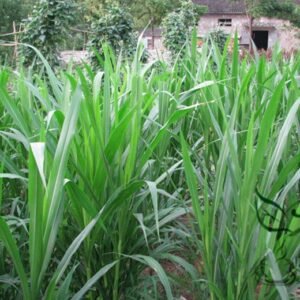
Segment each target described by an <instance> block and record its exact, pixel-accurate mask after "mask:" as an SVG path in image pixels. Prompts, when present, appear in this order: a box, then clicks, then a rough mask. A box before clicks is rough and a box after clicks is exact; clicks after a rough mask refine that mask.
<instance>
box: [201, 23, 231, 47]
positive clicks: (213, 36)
mask: <svg viewBox="0 0 300 300" xmlns="http://www.w3.org/2000/svg"><path fill="white" fill-rule="evenodd" d="M228 36H229V35H228V34H226V33H225V32H224V31H223V30H222V29H220V28H217V29H215V30H214V31H211V32H210V33H209V34H208V35H207V38H206V39H207V42H208V44H209V45H211V42H213V43H215V44H216V45H217V47H218V48H219V50H220V52H221V53H222V52H223V51H224V48H225V45H226V42H227V39H228Z"/></svg>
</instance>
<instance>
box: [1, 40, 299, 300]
mask: <svg viewBox="0 0 300 300" xmlns="http://www.w3.org/2000/svg"><path fill="white" fill-rule="evenodd" d="M227 49H228V48H226V49H225V50H224V53H220V52H219V50H218V48H217V47H215V46H211V47H208V46H204V47H203V48H202V49H201V51H199V50H197V48H196V39H195V38H194V39H193V42H192V45H191V46H190V47H189V49H187V51H186V54H185V55H184V56H183V58H180V59H178V61H177V62H175V63H174V64H173V65H168V64H167V63H165V62H153V63H149V64H143V63H141V62H140V60H141V56H142V51H143V49H142V47H141V45H139V46H138V49H137V52H136V55H135V57H134V59H133V61H131V62H124V61H122V60H121V59H120V58H117V57H115V56H114V54H113V53H112V52H111V50H110V49H109V48H105V49H104V54H105V59H104V61H103V62H102V68H101V69H100V70H98V71H95V70H93V69H92V68H91V67H90V66H89V65H88V64H86V65H83V66H81V67H77V68H70V69H69V71H68V72H63V71H61V73H60V74H59V75H55V74H54V73H53V72H52V70H51V68H50V66H49V65H48V63H47V62H46V61H45V60H44V59H43V57H42V56H41V55H40V54H39V55H40V59H42V60H43V63H44V66H45V69H46V71H47V78H46V79H43V78H39V77H38V76H37V75H34V76H33V75H32V74H31V73H30V72H29V71H27V70H21V69H20V70H19V71H15V72H12V71H10V70H9V69H2V70H1V72H0V103H1V104H0V118H1V129H0V136H1V140H0V143H1V149H0V158H1V160H0V161H1V165H0V171H1V172H2V173H1V175H0V188H1V192H0V205H1V207H0V209H1V218H0V240H1V243H0V252H1V256H0V257H1V259H0V282H1V286H0V293H1V296H2V297H7V298H9V299H10V298H18V297H21V298H24V299H40V298H45V299H63V298H64V299H66V298H70V299H82V298H84V299H85V298H86V299H97V297H98V299H113V300H117V299H166V298H167V299H176V297H179V296H180V295H181V293H182V292H184V291H185V290H186V289H188V290H190V293H191V294H193V295H194V297H196V298H197V299H198V298H199V299H201V298H210V299H255V298H258V299H274V298H276V297H281V298H282V299H287V298H285V297H289V295H290V293H291V292H293V289H295V284H294V283H293V282H289V281H287V280H285V279H286V278H285V277H284V275H285V274H288V273H291V272H290V270H288V267H289V266H293V267H299V263H297V259H298V257H299V247H298V242H297V230H298V229H299V218H298V217H297V213H298V214H299V187H298V186H297V182H299V176H300V173H299V165H300V161H299V160H300V154H299V153H300V152H299V105H300V91H299V85H300V83H299V75H300V74H299V67H300V59H299V57H293V58H291V59H290V60H286V59H284V58H283V57H282V56H281V53H280V51H279V50H277V51H275V53H274V56H273V58H272V61H267V60H266V58H265V57H259V56H258V55H256V56H255V57H253V58H250V57H249V58H246V59H244V60H241V59H240V58H239V53H238V46H237V43H235V47H234V49H233V52H232V53H228V51H229V50H227ZM282 226H283V227H284V228H285V229H286V230H282V231H278V230H277V231H272V228H273V229H275V228H278V227H280V228H281V227H282ZM287 229H289V230H287ZM283 257H284V259H283ZM166 264H169V265H170V264H171V266H173V267H172V268H171V271H170V270H169V269H170V268H169V269H168V268H167V267H166ZM175 266H176V268H177V267H178V266H179V267H180V269H181V273H180V274H181V275H179V276H178V275H176V272H175V271H172V270H173V269H174V268H175ZM200 266H202V267H200ZM150 269H152V270H153V271H150ZM182 274H183V275H182ZM297 276H298V275H297ZM267 280H268V282H269V281H275V282H277V284H267V283H266V281H267ZM279 281H282V284H279V283H278V282H279ZM159 282H160V283H159Z"/></svg>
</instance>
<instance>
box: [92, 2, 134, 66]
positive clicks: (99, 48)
mask: <svg viewBox="0 0 300 300" xmlns="http://www.w3.org/2000/svg"><path fill="white" fill-rule="evenodd" d="M92 31H93V37H92V39H91V40H90V42H89V45H88V49H89V53H90V59H91V61H92V64H93V65H94V66H97V65H98V64H99V61H98V58H97V56H98V55H99V56H100V57H102V58H103V57H104V52H103V46H104V44H108V45H109V47H111V49H113V51H114V52H115V55H117V56H118V55H119V54H120V53H121V52H122V56H123V57H124V58H131V57H133V54H134V52H135V49H136V45H137V36H136V34H135V33H134V30H133V17H132V16H131V14H130V13H129V12H128V11H127V10H126V9H125V8H121V7H119V6H116V5H113V6H109V7H108V8H107V9H106V10H105V12H104V15H103V16H101V17H100V18H99V19H98V20H95V21H94V22H93V23H92Z"/></svg>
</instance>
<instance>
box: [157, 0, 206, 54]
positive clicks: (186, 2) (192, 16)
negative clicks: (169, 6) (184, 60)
mask: <svg viewBox="0 0 300 300" xmlns="http://www.w3.org/2000/svg"><path fill="white" fill-rule="evenodd" d="M206 10H207V8H206V6H201V5H197V4H194V3H193V2H192V1H191V0H183V1H182V2H181V7H180V8H179V9H177V10H176V11H174V12H171V13H169V14H168V15H167V16H166V17H165V18H164V20H163V38H164V45H165V47H166V48H167V49H168V50H169V51H170V52H171V55H172V57H173V58H175V57H176V56H177V55H178V54H179V53H180V51H181V50H182V48H183V47H184V45H185V44H187V43H188V42H189V41H190V38H191V32H192V29H193V28H195V27H196V26H197V24H198V21H199V19H200V17H201V15H203V14H204V13H205V12H206ZM181 53H183V52H181Z"/></svg>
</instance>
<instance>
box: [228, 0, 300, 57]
mask: <svg viewBox="0 0 300 300" xmlns="http://www.w3.org/2000/svg"><path fill="white" fill-rule="evenodd" d="M233 1H237V0H233ZM243 2H244V4H245V7H246V13H247V15H248V18H249V32H250V41H249V50H250V52H251V51H252V31H253V30H252V28H253V21H254V19H255V18H259V17H270V18H279V19H283V20H288V21H291V23H292V24H293V25H295V26H297V27H300V7H299V5H297V4H295V2H293V1H292V0H243Z"/></svg>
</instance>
